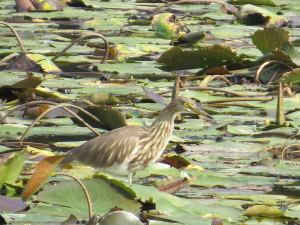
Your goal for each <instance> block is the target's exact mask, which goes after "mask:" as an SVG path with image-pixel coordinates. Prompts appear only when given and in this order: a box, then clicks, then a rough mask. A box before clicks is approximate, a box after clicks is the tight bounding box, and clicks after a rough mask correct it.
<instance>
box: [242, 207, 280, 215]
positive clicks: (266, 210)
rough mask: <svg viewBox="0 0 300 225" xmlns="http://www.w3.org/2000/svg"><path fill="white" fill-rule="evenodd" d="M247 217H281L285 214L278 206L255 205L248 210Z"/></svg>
mask: <svg viewBox="0 0 300 225" xmlns="http://www.w3.org/2000/svg"><path fill="white" fill-rule="evenodd" d="M244 215H245V216H265V217H281V216H283V215H284V212H283V211H282V210H281V209H280V208H278V207H276V206H267V205H255V206H252V207H250V208H248V209H247V210H246V212H245V213H244Z"/></svg>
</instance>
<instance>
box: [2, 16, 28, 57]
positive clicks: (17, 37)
mask: <svg viewBox="0 0 300 225" xmlns="http://www.w3.org/2000/svg"><path fill="white" fill-rule="evenodd" d="M0 24H4V25H5V26H7V27H9V28H10V29H11V31H12V32H13V33H14V35H15V37H16V39H17V41H18V44H19V46H20V49H21V51H22V53H23V54H25V53H26V51H25V49H24V46H23V44H22V41H21V39H20V37H19V35H18V33H17V31H16V30H15V29H14V28H13V27H12V26H11V25H10V24H9V23H5V22H3V21H0Z"/></svg>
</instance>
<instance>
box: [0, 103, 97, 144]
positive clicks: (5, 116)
mask: <svg viewBox="0 0 300 225" xmlns="http://www.w3.org/2000/svg"><path fill="white" fill-rule="evenodd" d="M36 104H49V105H55V106H56V108H60V107H61V108H63V109H64V110H66V111H67V112H68V113H70V114H72V115H73V116H74V117H75V118H76V119H78V120H79V121H80V122H82V123H83V124H84V125H85V126H87V127H88V128H89V129H90V130H91V131H92V132H94V133H95V134H97V135H100V133H99V132H97V131H96V130H95V129H94V128H92V127H91V126H90V125H89V124H87V123H86V122H85V121H84V120H83V119H81V118H80V117H79V116H78V115H77V114H76V113H74V112H73V111H72V110H70V109H68V108H67V107H72V108H76V109H78V110H80V111H82V112H83V113H85V114H86V115H88V116H90V117H91V118H93V119H94V120H96V121H97V122H100V123H101V121H100V120H99V119H98V118H97V117H95V116H94V115H93V114H91V113H89V112H88V111H86V110H84V109H82V108H80V107H78V106H75V105H71V104H63V105H59V104H58V103H56V102H51V101H35V102H27V103H24V104H22V105H19V106H17V107H15V108H14V109H12V110H10V111H9V112H7V113H6V114H5V115H4V116H3V117H2V118H1V119H0V124H1V123H2V122H3V121H4V120H5V119H6V118H7V117H8V116H9V115H10V114H12V113H13V112H15V111H17V110H19V109H21V108H23V107H26V106H30V105H36ZM53 109H54V107H52V108H50V109H48V110H46V111H47V112H46V111H44V112H43V113H42V114H40V116H39V117H38V118H36V119H35V121H34V122H33V123H31V125H30V126H29V127H28V128H27V130H26V131H25V133H24V134H23V136H22V137H21V140H20V143H21V146H22V142H23V140H24V138H25V135H26V134H27V133H28V132H29V130H30V129H31V128H32V127H33V126H34V125H35V123H36V122H37V121H38V120H39V119H40V118H41V117H43V116H44V115H45V114H46V113H48V112H50V111H51V110H53ZM45 112H46V113H45Z"/></svg>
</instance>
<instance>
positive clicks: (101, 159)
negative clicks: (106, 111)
mask: <svg viewBox="0 0 300 225" xmlns="http://www.w3.org/2000/svg"><path fill="white" fill-rule="evenodd" d="M183 111H188V112H195V113H197V114H200V115H204V116H206V117H209V118H212V117H211V116H209V115H208V114H207V113H206V112H204V111H203V110H201V109H200V108H198V107H197V106H196V105H195V102H194V101H193V100H191V99H189V98H186V97H183V96H178V97H176V98H174V99H173V100H172V101H171V102H170V103H169V104H168V105H167V106H166V107H165V108H164V109H163V110H162V111H161V112H160V113H159V114H158V116H157V117H156V119H155V120H154V122H153V123H152V124H151V125H150V126H149V127H147V128H144V127H138V126H125V127H120V128H117V129H115V130H112V131H109V132H107V133H105V134H103V135H101V136H98V137H95V138H93V139H92V140H90V141H87V142H85V143H84V144H82V145H80V146H78V147H76V148H74V149H72V150H70V151H68V152H67V153H66V154H67V156H66V157H65V158H64V159H63V161H62V162H61V163H60V164H67V163H70V162H71V161H73V160H76V161H78V162H80V163H82V164H84V165H88V166H92V167H94V168H97V169H100V170H103V171H105V172H107V173H110V174H113V175H128V181H129V182H130V183H131V182H132V173H133V172H135V171H139V170H143V169H145V168H146V167H147V166H149V165H151V164H153V163H154V162H155V161H156V160H157V159H158V158H159V157H160V156H161V154H162V153H163V151H164V150H165V148H166V147H167V144H168V143H169V140H170V138H171V135H172V132H173V129H174V119H175V118H176V116H177V115H178V114H179V113H180V112H183Z"/></svg>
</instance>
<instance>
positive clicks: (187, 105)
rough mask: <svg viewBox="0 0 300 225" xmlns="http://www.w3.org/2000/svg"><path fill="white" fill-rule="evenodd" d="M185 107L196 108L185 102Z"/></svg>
mask: <svg viewBox="0 0 300 225" xmlns="http://www.w3.org/2000/svg"><path fill="white" fill-rule="evenodd" d="M184 106H185V107H186V108H194V106H193V105H192V104H190V103H188V102H185V103H184Z"/></svg>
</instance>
